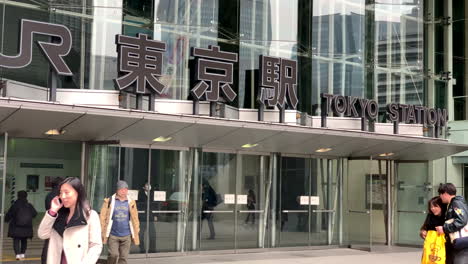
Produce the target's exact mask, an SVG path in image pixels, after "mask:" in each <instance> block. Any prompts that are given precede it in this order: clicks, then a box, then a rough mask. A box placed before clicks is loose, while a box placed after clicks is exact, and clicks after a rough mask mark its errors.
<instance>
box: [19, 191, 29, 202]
mask: <svg viewBox="0 0 468 264" xmlns="http://www.w3.org/2000/svg"><path fill="white" fill-rule="evenodd" d="M27 198H28V193H27V192H26V191H19V192H18V199H19V200H26V199H27Z"/></svg>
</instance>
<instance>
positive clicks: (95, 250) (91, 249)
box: [83, 210, 102, 264]
mask: <svg viewBox="0 0 468 264" xmlns="http://www.w3.org/2000/svg"><path fill="white" fill-rule="evenodd" d="M88 225H89V234H88V235H89V240H88V241H89V245H88V253H87V254H86V257H85V258H84V259H83V264H95V263H96V262H97V261H98V259H99V256H100V255H101V251H102V238H101V221H100V220H99V216H98V214H97V213H96V212H95V211H94V210H92V211H91V214H90V215H89V221H88Z"/></svg>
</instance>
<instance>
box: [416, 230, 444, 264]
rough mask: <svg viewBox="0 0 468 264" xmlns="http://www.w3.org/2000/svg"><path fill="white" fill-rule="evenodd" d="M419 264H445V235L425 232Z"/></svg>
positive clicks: (430, 231) (432, 231) (431, 231)
mask: <svg viewBox="0 0 468 264" xmlns="http://www.w3.org/2000/svg"><path fill="white" fill-rule="evenodd" d="M421 264H445V235H444V234H438V233H437V232H436V231H434V230H429V231H428V232H427V236H426V239H425V240H424V250H423V254H422V258H421Z"/></svg>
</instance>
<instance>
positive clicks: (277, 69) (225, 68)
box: [0, 19, 448, 134]
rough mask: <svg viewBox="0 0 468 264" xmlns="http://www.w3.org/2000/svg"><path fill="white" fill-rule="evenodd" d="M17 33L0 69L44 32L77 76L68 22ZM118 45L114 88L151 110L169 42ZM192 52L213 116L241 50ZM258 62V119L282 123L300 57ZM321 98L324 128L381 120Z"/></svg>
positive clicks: (404, 110)
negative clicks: (268, 111)
mask: <svg viewBox="0 0 468 264" xmlns="http://www.w3.org/2000/svg"><path fill="white" fill-rule="evenodd" d="M19 35H20V39H19V48H18V55H15V56H9V55H5V54H0V67H4V68H10V69H18V68H23V67H26V66H28V65H29V64H30V63H31V61H32V52H33V44H34V43H33V37H34V35H43V36H49V37H50V40H49V41H48V42H47V41H37V44H38V45H39V47H40V49H41V51H42V52H43V53H44V56H45V57H46V58H47V59H48V61H49V62H50V64H51V66H52V68H53V70H54V71H55V73H56V74H58V75H67V76H72V75H73V73H72V72H71V70H70V68H69V67H68V65H67V64H66V63H65V61H64V58H63V57H64V56H66V55H68V54H69V52H70V50H71V46H72V35H71V32H70V30H69V29H68V28H67V27H66V26H64V25H59V24H53V23H46V22H40V21H33V20H28V19H21V27H20V34H19ZM115 44H116V46H117V54H118V65H117V70H118V73H119V77H118V78H116V79H114V83H115V88H116V89H117V90H119V91H122V90H125V91H128V92H131V93H135V94H136V95H137V102H138V101H142V99H141V97H142V96H143V95H149V96H150V104H149V108H150V110H154V99H155V95H156V94H158V95H161V94H162V93H163V92H164V90H165V89H166V88H167V87H165V85H164V84H163V83H162V82H161V81H160V80H159V79H160V77H161V76H162V72H163V65H164V64H163V52H165V51H166V43H164V42H161V41H157V40H152V39H150V38H149V36H148V35H146V34H140V33H139V34H137V35H136V37H130V36H125V35H120V34H119V35H116V40H115ZM192 56H194V57H195V67H194V69H192V70H194V72H195V85H194V87H193V88H192V89H191V91H190V94H191V95H192V97H193V101H194V114H198V102H199V101H201V100H206V101H208V102H210V115H213V113H214V111H215V110H214V109H215V106H216V103H217V102H219V101H222V102H232V101H233V100H234V99H235V98H236V97H237V94H236V92H235V90H234V88H233V87H232V85H233V82H234V76H233V75H234V63H237V62H238V54H236V53H232V52H226V51H221V50H220V47H219V46H212V45H209V46H208V49H203V48H192ZM259 62H260V63H259V65H260V66H259V68H260V69H259V71H260V78H259V81H258V94H257V101H258V102H259V104H260V108H259V111H258V113H259V118H258V119H259V120H260V121H261V120H263V114H264V108H265V107H278V108H279V110H280V122H284V113H285V108H286V104H287V105H288V107H289V109H296V107H297V105H298V102H299V100H298V97H297V89H298V87H297V80H298V77H297V75H298V72H297V61H295V60H291V59H285V58H278V57H272V56H264V55H260V57H259ZM50 88H51V93H55V90H56V87H53V86H51V87H50ZM51 98H55V96H54V97H51ZM138 98H139V99H138ZM321 98H322V103H321V107H322V111H321V113H322V127H326V119H327V116H328V115H329V113H330V112H333V113H334V114H335V115H337V116H346V117H354V118H361V120H362V130H366V129H365V126H364V124H365V120H369V121H371V122H375V121H376V120H377V119H378V115H379V105H378V103H377V101H375V100H369V99H364V98H357V97H353V96H342V95H332V94H327V93H323V94H321ZM151 102H152V103H151ZM137 105H138V104H137ZM385 119H386V120H388V121H390V122H393V124H394V133H395V134H397V133H398V123H407V124H423V125H424V126H427V127H435V128H436V129H439V128H442V127H446V126H447V121H448V115H447V110H446V109H434V108H427V107H424V106H419V105H407V104H396V103H391V104H388V105H387V107H386V114H385ZM436 134H437V133H436Z"/></svg>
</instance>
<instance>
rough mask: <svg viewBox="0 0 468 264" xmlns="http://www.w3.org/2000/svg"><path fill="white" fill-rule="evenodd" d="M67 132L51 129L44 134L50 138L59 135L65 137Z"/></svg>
mask: <svg viewBox="0 0 468 264" xmlns="http://www.w3.org/2000/svg"><path fill="white" fill-rule="evenodd" d="M65 132H66V131H65V130H63V129H49V130H47V131H46V132H45V133H44V134H46V135H48V136H58V135H63V134H65Z"/></svg>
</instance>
